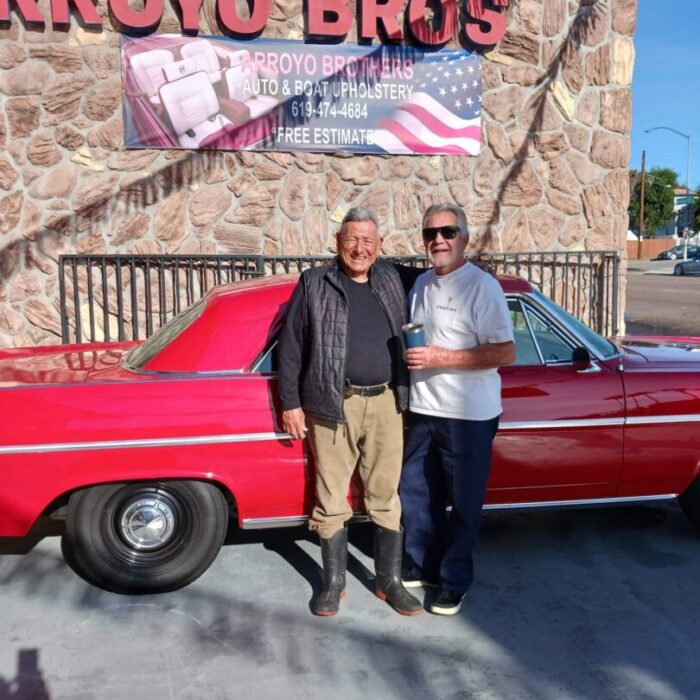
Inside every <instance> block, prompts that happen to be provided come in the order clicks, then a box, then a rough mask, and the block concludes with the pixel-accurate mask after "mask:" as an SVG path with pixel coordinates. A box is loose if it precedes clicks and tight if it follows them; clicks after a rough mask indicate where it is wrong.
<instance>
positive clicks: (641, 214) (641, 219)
mask: <svg viewBox="0 0 700 700" xmlns="http://www.w3.org/2000/svg"><path fill="white" fill-rule="evenodd" d="M646 160H647V152H646V151H642V185H641V191H640V193H639V194H640V199H641V201H640V203H639V240H638V241H637V260H641V259H642V239H643V238H644V181H645V180H646V173H645V172H644V168H645V165H646Z"/></svg>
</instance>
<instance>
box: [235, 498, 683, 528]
mask: <svg viewBox="0 0 700 700" xmlns="http://www.w3.org/2000/svg"><path fill="white" fill-rule="evenodd" d="M677 497H678V494H676V493H667V494H659V495H656V496H622V497H620V498H584V499H574V500H570V501H530V502H528V503H493V504H488V505H485V506H484V507H483V509H484V510H485V511H492V512H496V511H501V510H503V511H509V510H546V509H548V508H552V509H554V508H558V509H562V508H586V507H588V506H625V505H635V504H637V503H655V502H666V501H672V500H673V499H674V498H677ZM447 510H451V508H450V507H449V506H448V507H447ZM308 520H309V517H308V516H307V515H288V516H283V517H278V518H243V520H242V521H241V528H242V529H243V530H265V529H268V528H274V527H295V526H298V525H303V524H304V523H307V522H308ZM368 520H369V517H368V516H366V515H363V514H360V513H355V514H354V515H353V517H352V518H351V520H350V522H353V523H356V522H367V521H368Z"/></svg>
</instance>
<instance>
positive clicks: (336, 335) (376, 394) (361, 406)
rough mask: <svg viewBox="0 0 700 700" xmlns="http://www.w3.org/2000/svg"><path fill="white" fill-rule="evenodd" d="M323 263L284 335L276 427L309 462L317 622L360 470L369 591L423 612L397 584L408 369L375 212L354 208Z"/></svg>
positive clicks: (306, 283)
mask: <svg viewBox="0 0 700 700" xmlns="http://www.w3.org/2000/svg"><path fill="white" fill-rule="evenodd" d="M336 241H337V246H338V256H337V258H336V259H335V260H334V261H333V263H332V264H331V265H328V266H326V267H317V268H312V269H310V270H306V271H305V272H304V273H303V274H302V275H301V278H300V280H299V283H298V285H297V288H296V290H295V291H294V294H293V296H292V299H291V302H290V305H289V310H288V313H287V318H286V321H285V325H284V328H283V329H282V334H281V336H280V379H279V381H280V396H281V401H282V409H283V412H282V426H283V428H284V430H285V431H286V432H288V433H289V434H290V435H291V436H292V437H293V438H296V439H303V438H304V436H305V435H306V433H307V431H308V438H309V446H310V448H311V451H312V453H313V456H314V461H315V466H316V506H315V508H314V510H313V513H312V516H311V522H310V527H311V529H312V530H316V531H317V532H318V534H319V536H320V539H321V556H322V559H323V590H322V591H321V593H320V595H319V596H318V597H317V598H316V600H315V601H314V603H313V606H312V611H313V612H314V613H315V614H316V615H325V616H328V615H335V614H336V613H337V612H338V607H339V603H340V598H341V597H342V596H343V594H344V590H345V569H346V562H347V541H348V535H347V528H346V525H345V524H346V522H347V520H348V519H349V518H350V517H351V516H352V511H351V509H350V506H349V504H348V500H347V495H348V488H349V486H350V479H351V477H352V474H353V472H354V471H355V469H356V468H357V469H358V470H359V474H360V477H361V478H362V483H363V485H364V499H365V507H366V510H367V514H368V515H369V517H370V518H371V520H372V521H373V522H374V524H375V525H376V530H375V540H374V556H375V570H376V580H375V590H376V594H377V596H378V597H379V598H381V599H382V600H386V601H387V602H389V603H390V604H391V605H392V606H393V607H394V608H395V609H396V610H397V611H398V612H400V613H402V614H404V615H415V614H418V613H420V612H422V606H421V604H420V602H419V601H418V600H417V599H416V598H415V597H413V596H412V595H411V594H410V593H409V592H408V591H406V590H405V589H404V588H403V585H402V583H401V559H402V540H403V536H402V532H401V526H400V519H401V506H400V501H399V498H398V494H397V488H398V483H399V477H400V473H401V462H402V446H403V427H402V423H403V420H402V411H403V410H405V409H406V408H407V405H408V372H407V370H406V367H405V364H404V361H403V341H402V338H401V326H402V325H403V324H404V323H405V321H406V301H405V289H404V286H403V284H402V280H401V276H400V274H399V271H398V270H397V268H396V267H395V266H394V265H392V264H391V263H388V262H386V261H384V260H381V259H378V255H379V251H380V248H381V244H382V239H381V237H380V236H379V232H378V224H377V219H376V217H375V215H374V214H373V213H372V212H371V211H369V210H367V209H364V208H360V207H357V208H353V209H350V211H348V213H347V214H346V215H345V218H344V219H343V222H342V224H341V227H340V230H339V232H338V234H337V235H336Z"/></svg>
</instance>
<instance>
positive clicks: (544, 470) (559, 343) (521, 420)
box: [0, 276, 700, 593]
mask: <svg viewBox="0 0 700 700" xmlns="http://www.w3.org/2000/svg"><path fill="white" fill-rule="evenodd" d="M294 284H295V278H293V277H290V276H284V277H270V278H267V279H262V280H255V281H249V282H242V283H236V284H232V285H228V286H222V287H219V288H216V289H214V290H213V291H211V292H210V293H209V294H208V295H207V296H206V298H204V299H202V300H201V301H199V302H197V303H196V304H194V305H193V306H192V307H190V308H189V309H188V310H186V311H185V312H183V313H182V314H181V315H179V316H178V317H176V318H175V319H173V320H172V321H170V323H168V324H167V325H166V326H164V327H163V328H161V329H160V330H159V331H157V332H156V333H155V335H153V336H152V337H151V338H150V339H149V340H147V341H146V342H145V343H143V344H140V343H111V344H102V345H94V344H93V345H73V346H60V347H44V348H36V349H13V350H3V351H0V406H1V407H2V435H1V437H0V469H1V474H2V486H1V487H0V537H24V536H26V535H27V534H28V533H29V531H30V529H31V528H32V526H33V525H34V523H35V522H36V521H37V519H38V518H40V517H41V516H49V515H51V516H55V517H65V535H64V543H63V544H64V553H65V554H66V559H67V560H68V562H69V563H70V564H71V566H72V567H73V568H74V569H75V570H76V571H77V572H78V573H79V574H80V575H82V576H83V577H84V578H85V579H87V580H88V581H90V582H91V583H93V584H95V585H97V586H100V587H103V588H106V589H109V590H112V591H117V592H123V593H137V592H157V591H166V590H173V589H175V588H178V587H180V586H184V585H186V584H188V583H190V582H191V581H193V580H194V579H196V578H197V577H198V576H199V575H200V574H202V573H203V572H204V571H205V570H206V568H207V567H208V566H209V565H210V564H211V562H212V561H213V560H214V558H215V557H216V555H217V552H218V551H219V548H220V547H221V544H222V542H223V540H224V537H225V534H226V531H227V528H228V527H229V525H230V524H231V523H232V522H235V523H237V524H238V526H239V527H241V528H266V527H280V526H285V525H298V524H301V523H303V522H304V521H305V520H306V518H307V514H308V513H309V511H310V508H311V505H312V498H313V493H312V486H311V479H310V478H309V470H310V469H311V468H312V465H311V464H310V462H309V453H308V450H307V449H306V447H305V445H304V444H303V443H301V442H299V441H292V440H290V439H289V438H288V436H287V435H285V434H284V433H283V432H282V430H281V428H280V424H279V413H280V411H279V406H278V402H277V386H276V385H277V380H276V376H275V370H276V364H277V354H276V353H277V346H276V340H275V336H276V333H277V331H278V329H279V327H280V324H281V323H282V320H283V317H284V311H285V306H286V302H287V300H288V299H289V297H290V295H291V292H292V289H293V287H294ZM501 284H502V287H503V289H504V291H505V292H506V295H507V297H508V303H509V307H510V310H511V314H512V319H513V326H514V328H515V336H516V345H517V360H516V362H515V364H513V365H512V366H510V367H506V368H503V369H502V370H501V376H502V379H503V398H504V406H505V410H504V414H503V416H502V420H501V425H500V429H499V432H498V436H497V438H496V442H495V456H494V464H493V470H492V473H491V478H490V481H489V488H488V494H487V505H486V508H487V509H492V508H500V509H503V508H505V509H509V508H510V509H514V508H535V507H563V506H570V505H598V504H601V505H603V504H606V505H607V504H622V503H637V502H640V501H647V502H648V501H663V500H668V499H673V498H676V497H677V496H679V500H680V504H681V506H682V507H683V509H684V511H685V512H686V514H687V515H688V517H690V519H691V520H692V521H693V522H695V523H696V524H698V525H700V479H698V470H699V462H698V460H699V458H700V437H698V431H697V425H698V422H700V339H685V340H684V342H682V343H674V342H672V340H673V339H658V338H657V339H649V338H646V339H640V340H639V341H636V340H634V339H628V341H629V342H628V341H627V340H626V341H625V342H623V343H622V344H620V345H614V344H613V343H611V342H609V341H607V340H605V339H603V338H601V337H600V336H598V335H597V334H595V333H593V332H592V331H591V330H589V329H588V328H586V327H585V326H584V325H583V324H582V323H580V322H579V321H577V320H576V319H575V318H573V317H572V316H570V315H569V314H567V313H566V312H565V311H563V310H562V309H561V308H560V307H558V306H557V305H555V304H554V303H552V302H551V301H549V300H548V299H547V298H546V297H544V296H543V295H542V294H540V293H539V292H538V291H536V290H534V289H533V288H532V287H531V286H530V285H529V284H528V283H527V282H524V281H523V280H520V279H516V278H501ZM358 496H359V493H358V491H357V489H353V491H352V493H351V495H350V497H351V499H352V500H353V505H354V507H355V510H356V512H358V515H359V514H360V511H361V498H359V497H358Z"/></svg>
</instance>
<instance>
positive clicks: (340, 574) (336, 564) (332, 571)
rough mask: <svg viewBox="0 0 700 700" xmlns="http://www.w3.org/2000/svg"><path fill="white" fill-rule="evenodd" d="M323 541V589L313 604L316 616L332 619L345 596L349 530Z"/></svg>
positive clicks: (341, 531)
mask: <svg viewBox="0 0 700 700" xmlns="http://www.w3.org/2000/svg"><path fill="white" fill-rule="evenodd" d="M319 539H320V540H321V558H322V559H323V589H322V590H321V592H320V593H319V594H318V597H317V598H316V600H315V601H314V603H313V606H312V608H311V612H313V614H314V615H321V616H322V617H330V616H331V615H335V614H336V613H337V612H338V608H339V607H340V599H341V598H342V597H343V596H344V595H345V569H346V568H347V564H348V529H347V527H343V528H341V529H340V530H338V532H336V533H335V535H333V537H331V538H329V539H324V538H323V537H321V538H319Z"/></svg>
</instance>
